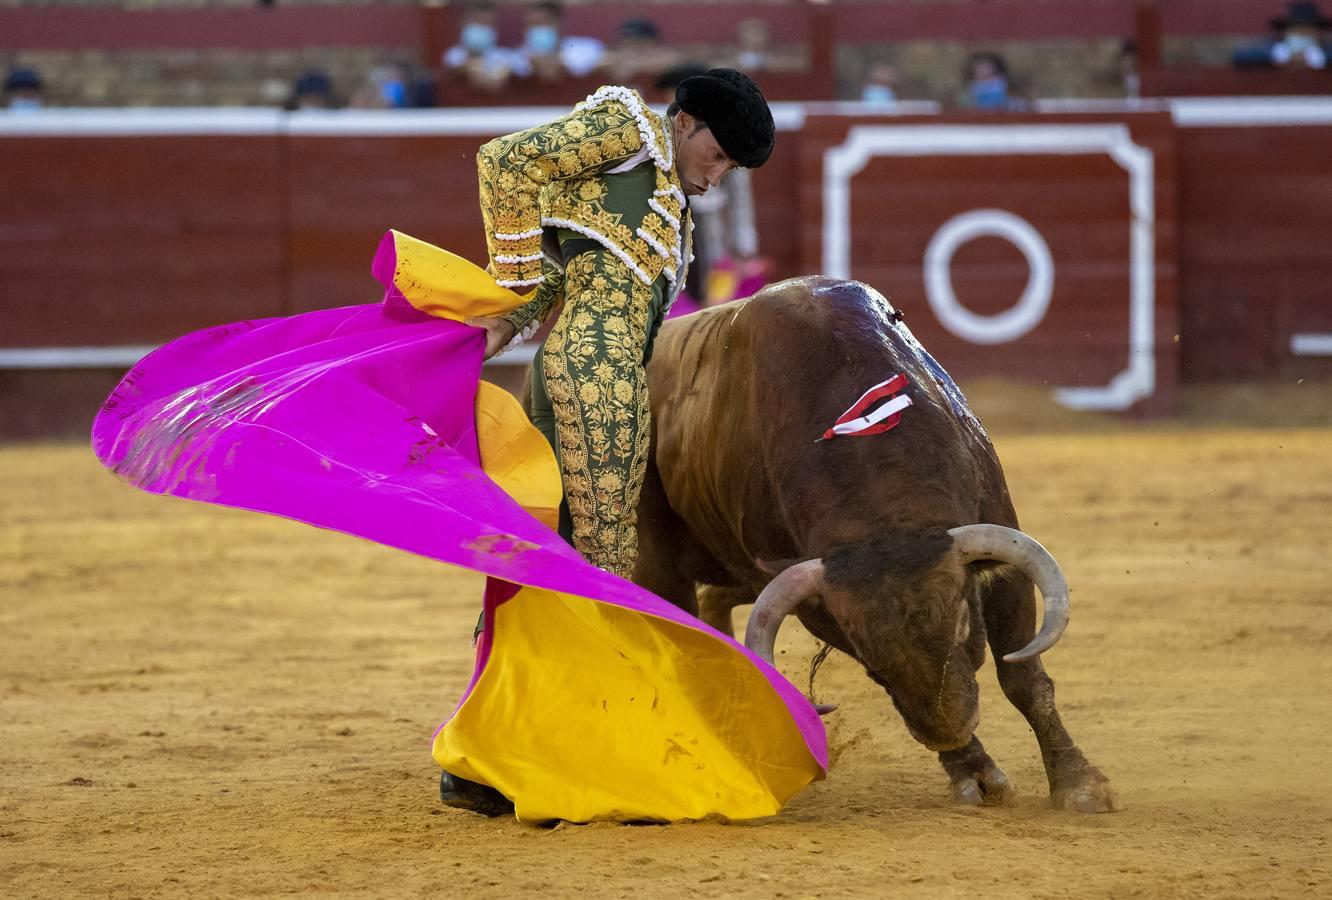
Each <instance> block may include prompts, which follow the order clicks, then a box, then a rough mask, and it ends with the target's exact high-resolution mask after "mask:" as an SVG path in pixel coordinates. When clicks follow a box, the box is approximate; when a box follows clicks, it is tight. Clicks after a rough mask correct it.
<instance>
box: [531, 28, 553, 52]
mask: <svg viewBox="0 0 1332 900" xmlns="http://www.w3.org/2000/svg"><path fill="white" fill-rule="evenodd" d="M526 40H527V49H528V50H530V51H532V52H533V53H535V54H537V55H538V56H545V55H546V54H549V53H554V52H555V50H556V49H557V48H558V47H559V46H560V33H559V31H557V30H556V29H555V27H554V26H553V25H533V26H532V27H531V28H529V29H527V38H526Z"/></svg>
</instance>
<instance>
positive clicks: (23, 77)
mask: <svg viewBox="0 0 1332 900" xmlns="http://www.w3.org/2000/svg"><path fill="white" fill-rule="evenodd" d="M44 96H45V89H44V86H43V85H42V76H40V75H38V74H37V71H36V70H35V69H20V68H14V69H10V70H9V75H8V76H6V77H5V106H6V107H7V108H9V109H10V110H12V111H14V112H27V111H30V110H35V109H41V108H42V106H43V105H44V104H45V100H44Z"/></svg>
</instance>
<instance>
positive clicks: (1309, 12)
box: [1272, 3, 1332, 29]
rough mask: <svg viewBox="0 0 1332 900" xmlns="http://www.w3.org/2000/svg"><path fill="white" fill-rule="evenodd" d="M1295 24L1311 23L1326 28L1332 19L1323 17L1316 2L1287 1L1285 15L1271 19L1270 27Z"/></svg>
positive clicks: (1280, 27) (1331, 23) (1331, 24)
mask: <svg viewBox="0 0 1332 900" xmlns="http://www.w3.org/2000/svg"><path fill="white" fill-rule="evenodd" d="M1296 25H1313V26H1316V27H1318V28H1327V27H1328V26H1332V20H1328V19H1326V18H1324V17H1323V13H1322V10H1320V9H1319V8H1318V4H1317V3H1288V4H1286V15H1285V16H1283V17H1281V18H1279V19H1273V20H1272V27H1273V28H1276V29H1285V28H1291V27H1293V26H1296Z"/></svg>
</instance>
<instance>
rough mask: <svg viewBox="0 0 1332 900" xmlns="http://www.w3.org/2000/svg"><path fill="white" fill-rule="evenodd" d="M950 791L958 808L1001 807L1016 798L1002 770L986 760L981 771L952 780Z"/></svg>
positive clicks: (1013, 789)
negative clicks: (951, 790)
mask: <svg viewBox="0 0 1332 900" xmlns="http://www.w3.org/2000/svg"><path fill="white" fill-rule="evenodd" d="M952 789H953V802H954V803H956V804H958V805H959V806H1001V805H1003V804H1005V803H1007V802H1009V801H1010V800H1012V799H1013V798H1014V797H1016V796H1017V788H1015V787H1013V782H1011V781H1009V780H1008V776H1007V775H1005V774H1004V770H1003V769H1001V768H999V767H998V766H997V765H995V764H994V762H993V761H991V760H989V759H988V758H987V760H986V766H985V768H984V770H983V771H980V772H972V773H971V774H969V775H963V776H960V777H957V778H954V779H953V783H952Z"/></svg>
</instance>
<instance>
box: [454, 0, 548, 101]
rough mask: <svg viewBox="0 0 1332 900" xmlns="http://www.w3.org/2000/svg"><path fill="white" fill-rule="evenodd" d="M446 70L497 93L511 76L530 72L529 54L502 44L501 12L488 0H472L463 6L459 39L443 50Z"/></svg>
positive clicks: (471, 83) (473, 84) (520, 76)
mask: <svg viewBox="0 0 1332 900" xmlns="http://www.w3.org/2000/svg"><path fill="white" fill-rule="evenodd" d="M443 63H444V70H445V72H447V73H452V74H454V75H459V76H461V77H463V78H465V79H466V81H467V83H468V84H469V85H470V86H471V87H473V88H476V89H477V90H482V91H487V92H490V93H496V92H498V91H500V90H501V89H502V88H503V87H504V85H506V84H507V83H508V81H509V79H510V78H512V77H518V78H524V77H526V76H527V75H529V74H531V71H532V70H531V66H530V65H529V64H528V62H527V59H526V57H524V56H523V54H522V53H521V52H519V51H517V50H510V49H507V48H504V47H501V46H500V45H499V13H498V11H497V10H496V8H495V4H494V3H491V2H489V0H471V2H469V3H468V4H467V6H466V7H465V9H464V10H463V15H462V27H461V29H460V30H459V35H458V43H457V44H456V45H454V46H452V47H450V48H449V49H448V50H445V51H444V58H443Z"/></svg>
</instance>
